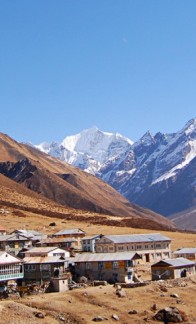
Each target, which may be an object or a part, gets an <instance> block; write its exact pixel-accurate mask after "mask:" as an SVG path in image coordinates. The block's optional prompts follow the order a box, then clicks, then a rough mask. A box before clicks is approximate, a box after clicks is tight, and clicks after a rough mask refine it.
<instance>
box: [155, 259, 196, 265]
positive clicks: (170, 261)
mask: <svg viewBox="0 0 196 324" xmlns="http://www.w3.org/2000/svg"><path fill="white" fill-rule="evenodd" d="M160 262H164V263H166V264H168V265H170V266H172V267H183V266H189V265H190V266H193V265H195V264H196V263H195V262H193V261H191V260H188V259H186V258H176V259H164V260H160V261H159V262H156V263H155V264H153V266H155V265H157V264H158V263H160Z"/></svg>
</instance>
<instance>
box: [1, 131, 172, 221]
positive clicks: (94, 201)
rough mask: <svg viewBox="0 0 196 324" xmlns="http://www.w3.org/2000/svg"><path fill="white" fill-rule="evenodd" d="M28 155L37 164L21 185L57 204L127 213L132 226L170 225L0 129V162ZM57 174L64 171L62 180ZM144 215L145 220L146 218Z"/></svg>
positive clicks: (86, 175) (107, 186)
mask: <svg viewBox="0 0 196 324" xmlns="http://www.w3.org/2000/svg"><path fill="white" fill-rule="evenodd" d="M22 159H28V160H29V161H30V162H31V164H33V165H35V166H36V171H35V172H33V174H32V176H31V178H28V179H25V180H24V181H23V185H25V186H27V187H28V188H31V189H33V190H35V191H37V192H39V193H41V194H42V195H43V196H45V197H46V198H49V199H52V200H54V201H55V202H57V203H58V204H62V205H65V206H68V207H76V208H78V209H84V210H90V211H93V212H99V213H105V214H111V215H117V216H129V217H130V218H132V219H133V220H134V226H136V227H137V224H136V220H137V222H138V227H141V226H144V227H145V224H147V222H149V224H148V227H149V226H152V227H153V222H155V226H156V227H157V224H160V226H161V227H163V226H169V227H171V226H172V225H171V223H170V221H168V220H167V219H165V218H163V217H161V216H159V215H158V214H156V213H154V212H151V211H150V210H147V209H143V208H140V207H138V206H134V205H132V204H130V203H129V202H128V201H127V200H126V199H125V198H124V197H123V196H121V195H120V194H119V193H117V192H116V191H115V190H114V189H113V188H111V187H110V186H109V185H107V184H106V183H104V182H103V181H101V180H99V179H97V178H96V177H94V176H92V175H90V174H87V173H85V172H83V171H81V170H79V169H77V168H74V167H72V166H70V165H67V164H65V163H64V162H61V161H60V160H57V159H55V158H52V157H50V156H48V155H46V154H44V153H42V152H40V151H38V150H36V149H35V148H32V147H29V146H26V145H24V144H19V143H18V142H16V141H14V140H12V139H11V138H10V137H9V136H7V135H4V134H2V133H0V162H6V161H11V162H17V161H19V160H22ZM58 175H65V178H66V180H63V179H62V178H61V177H59V176H58ZM146 219H147V220H148V221H147V222H146Z"/></svg>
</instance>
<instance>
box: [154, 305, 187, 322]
mask: <svg viewBox="0 0 196 324" xmlns="http://www.w3.org/2000/svg"><path fill="white" fill-rule="evenodd" d="M154 319H155V320H157V321H161V322H164V323H167V322H171V323H180V322H183V321H184V320H187V318H186V315H185V313H184V312H182V311H180V310H179V309H178V308H176V307H165V308H163V309H161V310H160V311H158V313H156V315H155V316H154Z"/></svg>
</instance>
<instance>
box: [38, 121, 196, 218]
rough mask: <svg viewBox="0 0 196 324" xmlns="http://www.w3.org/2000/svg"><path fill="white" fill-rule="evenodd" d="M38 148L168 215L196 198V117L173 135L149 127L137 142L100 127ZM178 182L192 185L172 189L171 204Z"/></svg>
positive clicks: (135, 200) (187, 205)
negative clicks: (153, 133)
mask: <svg viewBox="0 0 196 324" xmlns="http://www.w3.org/2000/svg"><path fill="white" fill-rule="evenodd" d="M36 147H37V148H39V149H40V150H42V151H45V152H46V153H49V154H51V155H52V156H55V157H58V158H59V159H61V160H63V161H65V162H68V163H70V164H72V165H73V166H77V167H79V168H81V169H83V170H85V171H87V172H89V173H92V174H94V175H96V176H98V177H100V178H101V179H103V180H104V181H106V182H108V183H109V184H110V185H111V186H113V187H114V188H115V189H117V190H118V191H119V192H120V193H121V194H123V195H124V196H125V197H126V198H128V199H129V200H131V201H132V202H135V203H137V204H139V205H141V206H144V207H148V208H151V209H153V210H155V211H156V212H159V213H162V214H165V215H167V214H169V213H172V212H178V211H179V210H180V208H181V207H180V206H183V208H188V207H190V206H191V205H190V204H191V203H192V201H194V199H195V198H194V197H195V190H196V189H195V182H194V181H195V178H196V174H195V173H196V166H195V163H196V119H191V120H190V121H189V122H188V123H187V124H186V125H185V126H184V127H183V128H182V129H181V130H180V131H179V132H176V133H172V134H162V133H160V132H158V133H157V134H156V135H155V136H153V135H152V134H151V133H150V132H149V131H147V132H146V133H145V134H144V135H143V136H142V137H141V139H139V140H138V141H137V142H135V143H133V142H132V141H131V140H129V139H128V138H126V137H123V136H122V135H120V134H118V133H108V132H103V131H101V130H99V129H98V128H97V127H96V126H94V127H92V128H90V129H86V130H83V131H82V132H81V133H78V134H76V135H72V136H68V137H66V138H65V139H64V140H63V141H62V142H61V143H59V144H58V143H55V142H54V143H52V144H48V143H42V144H40V145H37V146H36ZM185 175H187V178H186V177H185ZM176 183H177V184H178V183H179V186H180V185H181V187H182V188H183V186H184V183H186V186H187V187H186V190H185V191H183V192H184V194H183V195H181V196H180V194H179V190H178V189H175V190H173V189H171V201H170V202H169V203H168V201H169V199H170V195H169V194H167V192H168V190H170V187H171V188H172V187H173V186H176ZM183 190H184V189H183ZM178 196H179V197H178ZM185 197H186V198H185ZM176 200H177V202H176Z"/></svg>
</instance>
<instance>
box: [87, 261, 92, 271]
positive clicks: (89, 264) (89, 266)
mask: <svg viewBox="0 0 196 324" xmlns="http://www.w3.org/2000/svg"><path fill="white" fill-rule="evenodd" d="M91 268H92V263H91V262H86V270H89V269H91Z"/></svg>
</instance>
